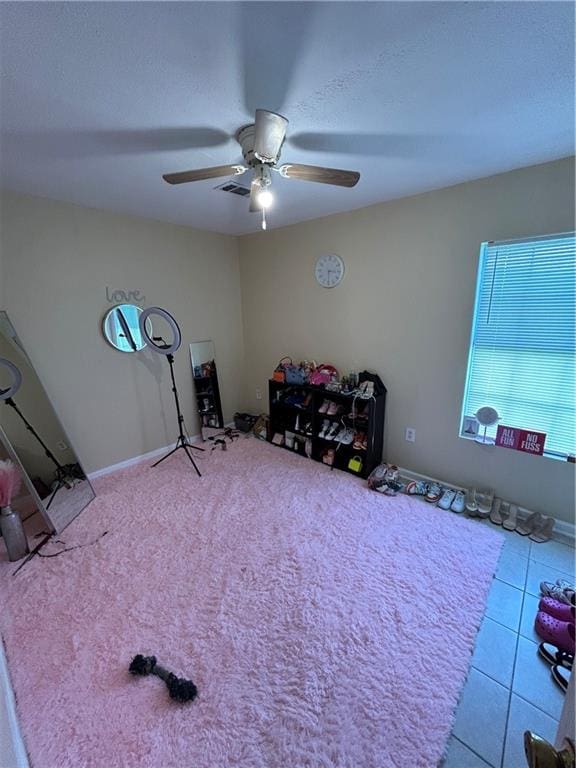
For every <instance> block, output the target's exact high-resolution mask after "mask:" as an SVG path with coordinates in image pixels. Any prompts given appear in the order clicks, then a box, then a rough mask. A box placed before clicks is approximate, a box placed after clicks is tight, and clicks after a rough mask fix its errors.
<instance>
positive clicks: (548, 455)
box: [458, 435, 575, 464]
mask: <svg viewBox="0 0 576 768" xmlns="http://www.w3.org/2000/svg"><path fill="white" fill-rule="evenodd" d="M458 437H460V438H461V439H462V440H466V441H467V442H469V443H475V444H476V445H478V446H481V447H482V448H501V449H502V450H511V449H509V448H503V447H502V446H500V445H496V443H494V442H492V443H481V442H479V441H478V440H476V437H472V436H471V435H458ZM514 453H523V454H525V455H526V456H534V457H536V458H539V459H553V460H554V461H562V462H564V463H565V464H574V463H575V462H574V460H572V461H571V460H570V459H569V458H567V457H566V456H561V455H560V454H558V453H551V452H548V451H544V453H543V454H542V455H540V454H535V453H532V454H530V453H528V451H514Z"/></svg>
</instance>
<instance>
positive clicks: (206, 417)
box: [193, 363, 224, 429]
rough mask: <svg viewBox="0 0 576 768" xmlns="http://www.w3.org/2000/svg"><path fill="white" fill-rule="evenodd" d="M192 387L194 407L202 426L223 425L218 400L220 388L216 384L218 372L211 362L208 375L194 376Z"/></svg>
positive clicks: (220, 426) (218, 426)
mask: <svg viewBox="0 0 576 768" xmlns="http://www.w3.org/2000/svg"><path fill="white" fill-rule="evenodd" d="M193 378H194V389H195V392H196V407H197V410H198V415H199V416H200V423H201V425H202V426H203V427H217V428H220V429H222V428H223V427H224V417H223V415H222V404H221V402H220V388H219V386H218V374H217V373H216V366H215V365H214V363H212V373H211V375H210V376H194V377H193Z"/></svg>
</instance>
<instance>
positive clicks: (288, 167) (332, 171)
mask: <svg viewBox="0 0 576 768" xmlns="http://www.w3.org/2000/svg"><path fill="white" fill-rule="evenodd" d="M287 127H288V120H287V119H286V118H285V117H282V115H278V114H276V113H275V112H269V111H268V110H266V109H257V110H256V121H255V122H254V123H252V124H250V125H246V126H245V127H244V128H241V129H240V130H239V131H238V133H237V134H236V140H237V141H238V143H239V144H240V146H241V148H242V155H243V157H244V161H245V163H246V165H216V166H214V167H212V168H199V169H198V170H195V171H180V172H179V173H166V174H164V175H163V176H162V178H163V179H164V181H167V182H168V184H186V183H188V182H190V181H203V180H204V179H215V178H218V177H219V176H241V175H242V174H243V173H246V171H248V170H253V172H254V173H253V176H252V182H251V185H250V208H249V210H250V211H251V212H252V213H255V212H259V211H261V212H262V229H266V209H267V208H269V207H270V206H271V205H272V203H273V201H274V197H273V195H272V192H271V190H270V187H271V186H272V173H271V172H272V171H275V172H276V173H279V174H280V176H283V177H284V178H285V179H299V180H300V181H316V182H318V183H320V184H332V185H334V186H337V187H354V186H356V184H357V183H358V180H359V178H360V174H359V173H358V172H357V171H342V170H339V169H337V168H322V167H320V166H316V165H300V164H295V163H285V164H284V165H280V166H278V161H279V159H280V151H281V149H282V145H283V143H284V139H285V137H286V128H287Z"/></svg>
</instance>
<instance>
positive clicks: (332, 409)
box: [326, 400, 340, 416]
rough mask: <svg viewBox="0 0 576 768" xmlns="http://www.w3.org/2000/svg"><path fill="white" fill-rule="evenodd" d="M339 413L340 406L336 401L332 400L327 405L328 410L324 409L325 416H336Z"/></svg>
mask: <svg viewBox="0 0 576 768" xmlns="http://www.w3.org/2000/svg"><path fill="white" fill-rule="evenodd" d="M339 413H340V406H339V405H338V403H335V402H334V401H333V400H332V401H331V402H330V404H329V405H328V410H327V411H326V416H338V414H339Z"/></svg>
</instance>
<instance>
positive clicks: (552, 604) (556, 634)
mask: <svg viewBox="0 0 576 768" xmlns="http://www.w3.org/2000/svg"><path fill="white" fill-rule="evenodd" d="M575 610H576V609H575V607H574V603H572V604H571V605H568V604H566V603H563V602H560V600H555V599H554V598H553V597H543V598H541V600H540V603H539V604H538V613H537V614H536V619H535V621H534V630H535V632H536V634H537V635H538V637H540V638H541V639H542V640H543V641H544V642H545V643H552V645H555V646H556V648H558V650H559V651H562V652H563V653H568V654H570V655H571V656H574V651H575V649H576V629H575V625H574V620H575Z"/></svg>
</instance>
